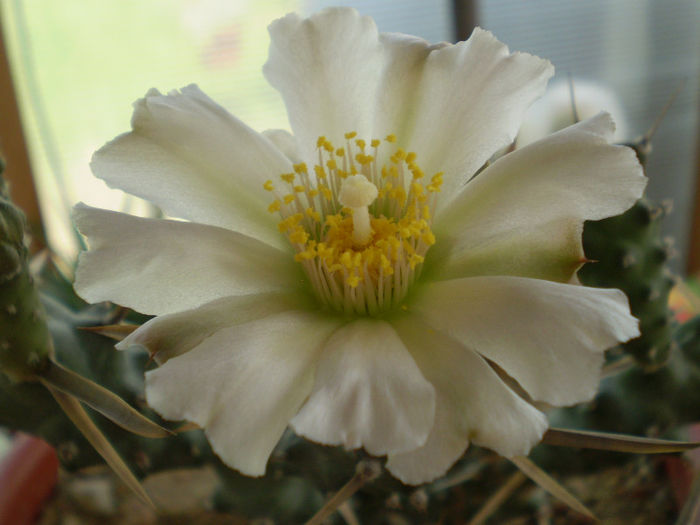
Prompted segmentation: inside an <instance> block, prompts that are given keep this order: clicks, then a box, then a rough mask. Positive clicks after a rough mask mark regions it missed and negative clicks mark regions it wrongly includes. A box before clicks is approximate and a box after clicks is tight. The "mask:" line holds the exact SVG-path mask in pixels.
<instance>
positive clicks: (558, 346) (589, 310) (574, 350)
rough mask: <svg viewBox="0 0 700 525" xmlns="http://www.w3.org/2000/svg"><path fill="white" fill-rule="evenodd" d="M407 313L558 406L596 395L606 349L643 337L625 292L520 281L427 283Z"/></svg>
mask: <svg viewBox="0 0 700 525" xmlns="http://www.w3.org/2000/svg"><path fill="white" fill-rule="evenodd" d="M409 308H410V309H411V310H412V311H415V312H416V313H417V314H419V315H422V316H424V318H425V319H426V322H427V323H428V324H429V325H431V326H432V327H434V328H435V329H436V330H440V331H443V332H445V333H447V334H449V335H450V336H451V337H453V338H454V339H456V340H457V341H459V342H460V343H462V344H463V345H464V346H466V347H468V348H471V349H473V350H475V351H477V352H479V353H480V354H481V355H483V356H484V357H486V358H488V359H491V360H492V361H494V362H495V363H496V364H498V365H499V366H500V367H502V368H503V370H505V372H506V373H507V374H509V375H510V376H511V377H513V378H514V379H515V380H517V381H518V382H519V383H520V385H521V386H522V387H523V388H524V389H525V390H526V391H527V392H528V393H529V394H530V395H531V396H532V398H533V399H534V400H536V401H546V402H548V403H551V404H553V405H559V406H562V405H570V404H573V403H578V402H582V401H587V400H589V399H590V398H591V397H593V395H594V394H595V391H596V387H597V385H598V381H599V379H600V367H601V365H602V363H603V351H604V350H605V349H606V348H609V347H611V346H613V345H615V344H617V343H618V342H622V341H627V340H629V339H630V338H633V337H636V336H638V335H639V330H638V328H637V325H638V322H637V319H635V318H634V317H632V316H631V315H630V313H629V306H628V303H627V297H625V294H624V293H622V292H621V291H620V290H611V289H599V288H587V287H583V286H576V285H570V284H560V283H554V282H549V281H544V280H539V279H525V278H522V277H469V278H465V279H454V280H450V281H441V282H437V283H430V284H429V285H428V286H424V287H422V288H421V289H420V290H416V293H415V299H414V300H413V304H412V305H411V306H410V307H409Z"/></svg>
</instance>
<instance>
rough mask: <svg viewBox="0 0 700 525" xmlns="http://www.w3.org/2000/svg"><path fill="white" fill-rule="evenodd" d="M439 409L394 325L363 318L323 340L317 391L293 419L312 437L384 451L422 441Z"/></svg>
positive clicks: (294, 425)
mask: <svg viewBox="0 0 700 525" xmlns="http://www.w3.org/2000/svg"><path fill="white" fill-rule="evenodd" d="M434 414H435V391H434V389H433V387H432V385H430V383H428V382H427V381H426V380H425V379H424V378H423V376H422V375H421V372H420V370H419V369H418V367H417V366H416V363H415V362H414V361H413V358H412V357H411V355H410V354H409V353H408V351H407V350H406V347H405V346H404V344H403V343H402V342H401V340H400V339H399V337H398V336H397V335H396V332H395V331H394V329H393V328H392V327H391V325H389V324H388V323H387V322H385V321H378V320H370V319H361V320H357V321H354V322H352V323H350V324H348V325H346V326H344V327H343V328H341V329H339V330H338V331H337V332H335V333H334V334H333V335H332V336H331V337H330V338H329V340H328V341H327V342H326V344H325V345H324V348H323V352H322V354H321V357H320V361H319V365H318V370H317V371H316V380H315V383H314V388H313V391H312V393H311V395H310V397H309V399H308V401H307V402H306V403H305V404H304V406H303V407H302V409H301V410H300V411H299V414H297V415H296V416H295V417H294V419H293V420H292V421H291V425H292V428H293V429H294V431H295V432H297V434H300V435H302V436H304V437H307V438H309V439H311V440H313V441H318V442H320V443H325V444H328V445H341V444H342V445H344V446H345V447H346V448H349V449H353V448H359V447H364V448H365V450H367V452H369V453H370V454H373V455H377V456H379V455H383V454H386V453H397V452H403V451H406V450H412V449H415V448H416V447H419V446H421V445H423V444H424V443H425V440H426V438H427V437H428V433H429V432H430V428H431V427H432V425H433V420H434Z"/></svg>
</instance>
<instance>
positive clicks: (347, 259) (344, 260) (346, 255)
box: [340, 250, 352, 270]
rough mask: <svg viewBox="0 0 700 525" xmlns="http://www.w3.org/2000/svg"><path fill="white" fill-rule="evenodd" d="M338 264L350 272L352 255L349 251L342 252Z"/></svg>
mask: <svg viewBox="0 0 700 525" xmlns="http://www.w3.org/2000/svg"><path fill="white" fill-rule="evenodd" d="M340 264H342V265H343V266H345V267H346V268H347V269H348V270H352V254H351V253H350V251H349V250H346V251H344V252H343V255H341V256H340Z"/></svg>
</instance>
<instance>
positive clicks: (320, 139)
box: [316, 135, 326, 148]
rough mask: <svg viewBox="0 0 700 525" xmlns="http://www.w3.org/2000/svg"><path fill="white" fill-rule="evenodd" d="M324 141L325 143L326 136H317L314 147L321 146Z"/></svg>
mask: <svg viewBox="0 0 700 525" xmlns="http://www.w3.org/2000/svg"><path fill="white" fill-rule="evenodd" d="M325 143H326V137H324V136H323V135H321V136H320V137H318V138H317V139H316V147H317V148H322V147H323V145H324V144H325Z"/></svg>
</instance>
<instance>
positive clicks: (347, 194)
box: [338, 175, 379, 246]
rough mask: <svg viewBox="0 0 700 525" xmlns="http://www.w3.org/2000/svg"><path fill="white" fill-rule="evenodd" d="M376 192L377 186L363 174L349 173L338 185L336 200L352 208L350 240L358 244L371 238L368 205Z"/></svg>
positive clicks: (363, 243) (375, 196)
mask: <svg viewBox="0 0 700 525" xmlns="http://www.w3.org/2000/svg"><path fill="white" fill-rule="evenodd" d="M378 194H379V190H377V187H376V186H375V185H374V184H372V183H371V182H370V181H368V180H367V177H365V176H364V175H351V176H350V177H348V178H346V179H345V180H343V183H342V185H341V186H340V193H338V200H339V201H340V204H342V205H343V206H347V207H348V208H350V209H351V210H352V240H353V242H354V243H355V244H356V245H358V246H364V245H365V244H367V243H368V242H369V240H370V239H371V238H372V226H370V223H369V208H368V207H369V205H370V204H372V203H373V202H374V199H376V198H377V195H378Z"/></svg>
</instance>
